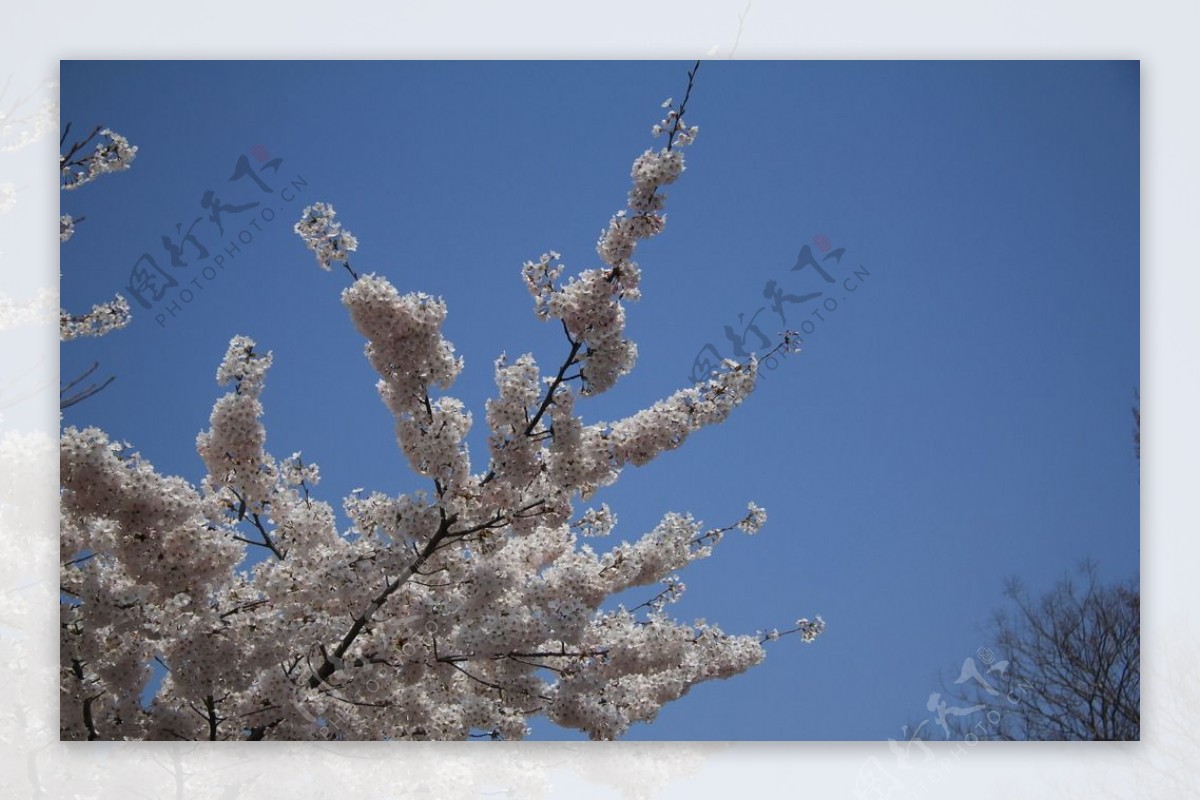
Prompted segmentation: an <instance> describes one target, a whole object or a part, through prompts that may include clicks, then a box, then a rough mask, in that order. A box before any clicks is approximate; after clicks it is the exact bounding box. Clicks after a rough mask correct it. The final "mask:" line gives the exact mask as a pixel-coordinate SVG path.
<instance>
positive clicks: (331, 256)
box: [294, 203, 358, 270]
mask: <svg viewBox="0 0 1200 801" xmlns="http://www.w3.org/2000/svg"><path fill="white" fill-rule="evenodd" d="M294 230H295V231H296V233H297V234H299V236H300V238H301V239H303V240H304V244H305V245H306V246H307V247H308V249H309V250H311V251H312V252H313V253H315V254H316V257H317V264H318V265H319V266H320V267H321V269H322V270H329V269H331V268H332V266H333V265H334V264H336V263H337V262H346V261H347V260H349V258H350V254H351V253H353V252H354V251H356V250H358V239H357V238H356V237H355V236H354V234H352V233H350V232H349V231H346V230H343V228H342V224H341V223H340V222H338V221H337V212H336V211H334V209H333V206H332V205H331V204H329V203H314V204H313V205H311V206H309V207H307V208H305V209H304V214H303V215H302V216H301V217H300V221H299V222H298V223H296V225H295V227H294Z"/></svg>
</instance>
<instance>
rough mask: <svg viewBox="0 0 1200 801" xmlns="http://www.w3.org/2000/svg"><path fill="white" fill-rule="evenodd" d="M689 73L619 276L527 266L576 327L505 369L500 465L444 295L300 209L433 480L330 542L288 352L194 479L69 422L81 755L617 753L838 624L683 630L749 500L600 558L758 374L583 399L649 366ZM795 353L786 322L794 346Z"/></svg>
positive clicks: (69, 535) (232, 395) (68, 705)
mask: <svg viewBox="0 0 1200 801" xmlns="http://www.w3.org/2000/svg"><path fill="white" fill-rule="evenodd" d="M694 77H695V70H694V69H693V71H692V72H691V73H689V82H688V91H687V95H685V96H684V99H683V101H682V102H681V103H679V104H678V106H676V105H675V103H673V102H672V101H671V100H668V101H667V102H665V103H664V104H663V107H664V109H665V116H664V118H663V119H662V120H661V121H660V122H659V123H658V124H656V125H655V126H653V129H652V132H653V133H654V135H656V136H659V137H663V138H665V145H664V146H662V147H661V148H659V149H657V150H647V151H646V152H645V153H643V154H642V155H640V156H638V157H637V159H636V160H635V161H634V163H633V168H632V182H633V186H632V189H631V190H630V192H629V196H628V202H627V208H625V209H623V210H621V211H618V212H617V213H616V214H615V215H614V216H613V217H612V218H611V220H609V222H608V225H607V227H605V228H604V230H603V232H602V234H601V236H600V239H599V241H598V243H597V247H596V251H597V254H598V256H599V259H600V262H601V266H599V267H597V268H593V269H586V270H583V271H582V272H579V273H578V274H575V275H573V276H572V277H569V278H564V274H565V272H566V268H565V266H564V264H563V262H562V260H561V257H560V255H559V254H557V253H546V254H544V255H542V256H541V257H540V258H538V259H536V260H532V261H529V262H527V263H526V264H525V265H524V267H523V269H522V271H521V275H522V278H523V280H524V282H525V284H526V286H527V287H528V289H529V292H530V294H531V295H532V297H533V306H534V312H535V313H536V315H537V316H538V317H539V318H540V319H541V320H544V321H546V322H547V323H550V324H552V325H554V326H555V327H557V328H561V330H562V333H563V337H564V340H565V342H564V345H563V347H564V351H565V354H564V356H563V358H562V361H561V363H560V364H558V365H557V367H556V368H555V369H552V370H550V371H549V372H547V371H546V370H544V369H543V368H542V367H541V366H540V365H538V364H537V362H536V361H535V360H534V357H533V356H532V355H531V354H528V353H526V354H523V355H521V356H518V357H516V358H513V359H509V358H506V357H505V356H503V355H501V356H500V357H499V358H498V359H497V360H496V362H495V367H494V370H495V382H496V393H495V396H494V397H493V398H492V399H491V400H489V401H488V402H487V404H486V407H485V409H484V410H483V422H484V424H485V425H486V426H487V430H488V440H487V441H488V448H489V453H488V454H487V456H486V462H487V463H486V466H484V467H483V468H482V469H479V468H477V467H476V466H475V464H474V463H473V462H472V459H471V456H472V454H470V453H469V451H468V448H467V445H466V436H467V433H468V431H469V429H470V428H471V426H472V425H473V423H474V422H475V419H474V417H473V415H472V414H471V413H470V412H469V411H468V410H467V409H466V408H465V407H464V404H463V403H462V402H461V401H459V400H457V399H456V398H454V397H451V396H450V395H448V394H446V392H447V390H449V389H450V388H451V386H452V385H453V383H454V381H455V378H456V377H457V376H458V375H459V373H460V372H461V371H462V370H463V369H464V364H463V360H462V359H461V358H459V357H457V356H456V355H455V351H454V347H453V345H452V344H451V343H450V342H448V341H447V340H446V339H445V338H444V337H443V335H442V323H443V321H444V319H445V317H446V313H447V306H446V303H445V302H444V301H443V300H441V299H440V298H436V297H431V296H429V295H426V294H423V293H420V292H409V293H402V292H401V291H399V290H398V289H397V288H396V287H395V286H393V284H392V283H391V282H390V281H389V280H388V279H387V278H386V277H385V276H383V275H380V274H377V273H373V272H365V271H364V272H360V271H359V270H356V269H355V268H354V267H352V266H351V263H350V259H351V256H352V254H353V253H354V252H355V251H356V250H357V245H358V242H357V239H356V238H355V237H354V236H353V235H352V234H351V233H350V232H349V231H347V230H346V229H345V228H343V226H342V224H341V222H340V221H339V220H338V219H337V215H336V212H335V211H334V208H333V206H332V205H330V204H327V203H317V204H314V205H312V206H310V207H309V208H307V209H305V211H304V214H303V217H302V218H301V220H300V221H299V222H298V223H297V224H296V226H295V230H296V233H297V234H298V235H299V236H300V237H301V239H302V240H303V241H304V243H305V244H306V245H307V247H308V248H309V249H310V250H311V251H312V252H313V253H314V254H315V257H316V261H317V263H318V265H319V266H320V267H322V268H323V269H325V270H331V269H333V268H334V267H339V268H344V269H345V271H346V274H347V275H348V278H349V281H350V284H349V286H348V287H347V288H345V289H344V290H343V291H342V295H341V297H342V304H343V305H344V306H345V308H346V310H347V311H348V313H349V315H350V318H351V319H352V321H353V322H354V325H355V326H356V328H357V330H358V331H359V332H360V333H361V334H362V336H363V337H364V339H365V340H366V349H365V352H366V357H367V359H368V361H369V362H370V364H371V366H372V367H373V368H374V370H375V371H376V372H377V373H378V374H379V381H378V391H379V395H380V397H381V399H382V401H383V403H384V404H385V405H386V406H387V408H388V409H389V411H390V412H391V414H392V415H393V416H394V418H395V427H396V438H397V442H398V444H399V447H400V448H401V450H402V451H403V453H404V454H405V456H406V457H407V459H408V462H409V464H410V466H411V468H412V470H413V471H414V472H415V473H416V474H417V475H418V476H419V477H420V480H421V481H422V482H424V484H425V488H424V489H418V490H415V491H413V492H411V493H409V494H403V495H399V496H397V497H390V496H388V495H385V494H384V493H382V492H369V493H368V492H364V491H358V492H355V493H352V494H351V495H350V496H349V497H347V498H345V499H344V501H343V510H344V512H345V515H346V517H347V518H348V520H349V521H350V523H351V525H350V527H349V529H348V530H347V531H339V526H338V519H337V516H336V515H335V511H334V508H333V507H332V506H331V505H330V504H329V503H327V502H324V501H322V500H319V499H318V498H317V497H316V496H315V494H314V492H315V488H316V487H317V486H318V483H319V481H320V471H319V469H318V467H317V465H315V464H312V463H311V462H308V461H306V460H305V459H304V457H303V456H302V455H301V454H300V453H293V454H291V455H290V456H286V457H282V458H279V457H276V456H274V455H272V454H271V453H270V452H269V451H268V450H267V447H266V432H265V430H264V427H263V425H262V423H261V417H262V414H263V406H262V402H261V400H260V398H261V394H262V391H263V388H264V385H265V382H266V380H267V376H268V373H269V368H270V366H271V360H272V354H271V352H270V351H269V350H265V349H264V348H263V347H262V346H261V345H260V344H259V343H256V342H254V341H252V340H250V339H248V338H246V337H243V336H235V337H234V338H233V339H232V340H231V341H230V344H229V348H228V350H227V351H226V353H225V355H224V358H223V359H222V360H221V362H220V366H219V367H218V369H217V371H216V378H217V382H218V383H219V384H220V385H223V386H226V387H228V391H227V392H226V394H225V395H223V396H222V397H220V398H219V399H218V400H217V401H216V403H215V405H214V407H213V411H212V416H211V419H210V428H209V429H208V430H206V431H203V432H201V433H200V435H199V436H198V437H197V440H196V447H197V450H198V452H199V455H200V456H201V458H202V459H203V461H204V465H205V467H206V470H207V475H206V476H205V478H204V479H203V480H202V482H201V483H200V484H199V485H196V486H193V485H191V484H190V483H189V482H187V481H185V480H183V479H181V478H177V477H172V476H165V475H161V474H159V473H158V472H157V471H156V470H155V469H154V467H153V465H151V464H150V463H149V462H148V461H147V460H146V459H145V458H143V457H142V456H141V455H140V454H139V453H137V452H136V451H135V450H134V449H133V446H132V445H131V444H129V443H126V442H119V441H114V440H113V439H111V438H110V437H108V436H107V435H106V434H105V433H104V432H103V431H100V430H98V429H96V428H85V429H76V428H67V429H66V430H65V431H64V432H63V434H62V437H61V503H62V528H61V536H62V554H63V558H64V560H66V561H65V562H64V565H63V568H62V598H63V602H62V615H61V638H62V641H61V658H62V664H61V685H62V689H61V692H62V697H61V716H62V719H61V734H62V737H63V738H64V739H88V740H96V739H186V740H204V739H207V740H235V739H245V740H260V739H286V740H312V739H437V740H443V739H465V738H469V737H491V738H494V739H519V738H522V737H524V736H526V735H527V734H528V732H529V728H528V726H529V721H530V719H531V718H533V717H535V716H542V717H544V718H546V719H548V720H549V721H551V722H552V723H554V724H557V725H560V726H564V727H568V728H572V729H577V730H580V731H582V732H585V733H586V734H587V735H588V736H589V737H591V738H594V739H612V738H616V737H619V736H621V735H622V734H623V733H624V732H626V731H627V730H628V728H629V727H630V726H631V725H632V724H633V723H636V722H639V721H651V720H653V719H654V718H655V716H656V715H657V713H658V711H659V710H660V709H661V708H662V706H663V705H664V704H666V703H668V702H671V701H674V700H676V699H678V698H680V697H681V696H683V695H684V694H685V693H687V692H688V691H689V690H690V689H691V688H692V687H694V686H695V685H697V684H699V683H700V682H703V681H707V680H711V679H717V678H728V677H731V676H734V675H737V674H740V673H742V672H744V671H746V670H747V669H748V668H750V667H752V666H754V665H756V664H758V663H759V662H761V661H762V659H763V658H764V647H763V646H764V643H765V642H767V641H769V640H775V639H778V638H779V637H780V636H782V635H785V634H792V635H795V636H796V637H797V638H798V639H800V640H801V641H804V642H811V641H812V640H813V639H815V638H816V637H817V636H818V635H819V634H820V633H821V632H822V631H823V629H824V622H823V621H822V620H821V618H820V617H816V618H814V619H812V620H809V619H806V618H801V619H799V620H797V621H796V622H795V625H794V626H792V627H790V628H789V629H788V630H787V631H785V632H779V631H771V632H767V633H762V632H760V633H756V634H748V635H736V634H729V633H726V632H725V631H723V630H722V629H721V628H719V627H718V626H716V625H714V624H711V623H707V622H704V621H697V622H693V623H691V624H688V623H683V622H679V621H676V620H674V619H672V618H671V617H670V616H669V615H668V614H667V612H666V607H667V606H668V605H669V604H670V603H671V602H672V601H674V600H676V599H677V598H678V597H679V596H680V594H681V593H682V592H683V591H684V585H683V583H682V582H681V580H680V579H679V576H678V571H680V570H682V569H683V568H685V567H686V566H687V565H688V564H689V563H690V562H692V561H694V560H697V559H702V558H706V557H708V556H710V555H711V554H712V553H713V550H714V548H715V547H716V546H717V544H718V543H719V542H720V541H721V539H722V538H723V537H724V536H725V534H726V533H728V532H730V531H732V530H733V529H735V528H736V529H739V530H741V531H742V532H745V533H747V534H754V533H756V532H758V531H759V529H760V528H761V527H762V526H763V524H764V523H765V521H766V512H765V511H764V510H763V509H761V508H760V507H758V506H756V505H755V504H754V503H750V504H749V505H748V507H747V511H746V513H745V514H744V515H743V516H742V517H741V518H740V519H737V520H735V521H734V522H733V523H731V524H730V525H726V526H721V527H716V528H705V527H704V526H703V525H702V523H701V522H700V521H699V520H696V519H694V518H693V517H692V516H691V515H688V514H682V513H675V512H670V513H667V514H665V515H664V516H663V518H662V520H661V522H660V523H659V524H658V525H657V526H655V527H654V528H653V529H652V530H650V531H648V532H645V533H642V534H641V535H640V536H638V537H636V538H635V539H634V540H633V541H632V542H630V541H622V542H620V543H619V544H616V545H612V546H609V547H605V545H604V543H605V542H606V538H608V537H610V535H612V534H613V532H614V531H615V530H616V528H617V517H616V515H615V514H614V512H613V510H612V509H610V508H609V507H608V506H607V505H606V504H600V505H598V506H588V505H587V504H588V501H589V499H590V498H592V496H593V494H594V493H595V492H596V491H597V490H598V489H599V488H601V487H605V486H608V485H611V484H613V483H614V482H616V481H617V480H618V479H619V478H620V476H621V475H622V473H623V471H624V470H625V469H626V468H628V467H630V466H639V465H644V464H646V463H647V462H650V461H651V460H653V459H655V458H656V457H658V456H659V455H661V454H663V453H665V452H667V451H670V450H673V449H675V448H678V447H680V446H681V445H683V444H684V442H685V440H687V438H688V436H689V435H690V434H691V433H693V432H695V431H697V430H698V429H700V428H703V427H705V426H710V425H716V424H719V423H721V422H722V421H724V420H725V419H726V418H727V417H728V416H729V415H730V413H731V412H732V411H733V410H734V409H735V408H736V407H737V406H738V405H740V404H741V403H742V402H743V401H744V400H745V399H746V398H747V397H748V396H749V394H750V392H751V391H752V390H753V388H754V385H755V379H756V375H757V367H758V361H757V360H756V359H755V358H753V357H751V358H750V359H749V360H748V361H746V362H743V363H738V362H733V361H727V362H725V363H724V365H723V366H722V367H721V369H719V370H717V371H715V372H713V373H712V375H711V376H710V377H709V378H708V379H707V380H706V381H704V382H702V383H700V384H698V385H696V386H691V387H686V388H683V389H680V390H679V391H678V392H675V393H674V394H672V395H670V396H669V397H667V398H665V399H663V400H661V401H659V402H657V403H655V404H654V405H652V406H650V407H649V408H647V409H644V410H642V411H639V412H637V413H636V414H633V415H631V416H629V417H626V418H624V419H619V420H613V421H595V422H588V421H586V420H585V419H584V417H583V416H582V415H581V414H580V413H579V412H578V411H577V409H576V406H577V404H579V402H580V401H583V400H585V399H586V398H588V397H591V396H595V395H599V394H600V393H603V392H606V391H608V390H610V389H612V388H613V387H614V386H615V385H616V384H617V382H618V381H619V380H620V379H621V378H622V377H623V376H625V375H627V374H628V373H629V372H630V371H631V370H632V369H633V367H634V361H635V358H636V355H637V348H636V345H635V344H634V343H633V342H632V341H630V340H629V339H628V338H627V337H626V336H625V320H626V304H627V303H628V302H632V301H636V300H637V299H638V297H639V292H640V290H639V277H640V274H641V271H640V267H639V265H638V264H637V263H636V262H635V261H634V260H633V256H634V253H635V250H636V248H637V245H638V243H639V242H640V241H641V240H644V239H647V238H649V237H652V236H656V235H658V234H660V233H661V232H662V231H663V228H664V225H665V222H666V218H665V216H664V215H663V213H662V211H663V208H664V204H665V200H666V197H665V195H664V194H662V192H661V191H660V190H661V189H662V188H663V187H664V186H667V185H669V184H672V183H674V182H675V181H676V180H677V179H678V178H679V177H680V176H681V174H682V173H683V171H684V156H683V149H684V148H685V147H686V146H689V145H691V144H692V143H693V142H694V141H695V139H696V136H697V134H698V128H697V127H696V126H692V125H689V124H688V123H687V122H685V119H684V113H685V110H686V105H687V101H688V95H690V92H691V87H692V81H693V79H694ZM796 345H797V338H796V336H795V335H794V334H792V333H790V332H785V333H784V334H783V335H782V339H781V342H780V343H779V345H778V346H777V348H776V350H780V349H788V350H792V349H795V348H796ZM579 405H583V404H579ZM635 587H651V588H653V589H649V590H647V591H646V593H645V595H646V597H647V599H646V601H645V602H644V603H641V604H640V605H638V606H632V607H626V606H625V605H621V604H616V605H613V604H612V603H611V599H612V597H613V596H614V595H616V594H618V593H623V592H625V591H626V590H629V589H630V588H635ZM146 699H148V700H146Z"/></svg>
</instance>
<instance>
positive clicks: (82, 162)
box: [59, 128, 138, 190]
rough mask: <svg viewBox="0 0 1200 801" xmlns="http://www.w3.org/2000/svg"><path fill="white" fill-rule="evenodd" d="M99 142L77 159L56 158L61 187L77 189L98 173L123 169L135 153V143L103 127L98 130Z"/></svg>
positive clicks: (99, 174) (131, 162) (127, 166)
mask: <svg viewBox="0 0 1200 801" xmlns="http://www.w3.org/2000/svg"><path fill="white" fill-rule="evenodd" d="M99 135H100V141H99V142H97V143H96V148H95V150H93V151H92V153H90V154H89V155H88V156H86V157H84V158H81V159H68V158H66V157H65V156H64V157H61V158H60V159H59V172H60V173H61V177H62V188H63V189H67V190H72V189H78V188H79V187H81V186H83V185H84V184H87V183H91V182H92V181H94V180H96V179H97V178H99V177H100V176H101V175H107V174H109V173H113V172H121V171H122V170H127V169H129V167H130V166H131V165H132V164H133V159H134V158H135V157H136V156H137V151H138V149H137V145H131V144H130V143H129V140H128V139H126V138H125V137H124V136H122V135H121V134H119V133H117V132H115V131H111V130H109V129H108V128H104V129H103V130H101V131H99Z"/></svg>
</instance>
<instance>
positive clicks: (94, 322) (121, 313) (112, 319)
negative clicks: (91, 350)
mask: <svg viewBox="0 0 1200 801" xmlns="http://www.w3.org/2000/svg"><path fill="white" fill-rule="evenodd" d="M132 319H133V317H132V315H131V314H130V311H129V301H127V300H125V298H124V296H122V295H117V296H116V297H114V298H113V299H112V300H110V301H108V302H107V303H97V304H96V305H94V306H92V310H91V311H89V312H87V313H86V314H70V313H68V312H67V311H65V310H61V309H60V310H59V315H58V329H59V338H60V339H61V340H62V341H63V342H67V341H68V340H72V339H77V338H78V337H101V336H104V335H105V334H108V333H111V332H113V331H116V330H118V329H121V328H124V327H125V326H127V325H129V322H130V320H132Z"/></svg>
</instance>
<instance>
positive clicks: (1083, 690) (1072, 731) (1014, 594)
mask: <svg viewBox="0 0 1200 801" xmlns="http://www.w3.org/2000/svg"><path fill="white" fill-rule="evenodd" d="M1005 595H1006V596H1007V597H1008V598H1009V600H1010V601H1011V602H1012V605H1011V606H1012V607H1013V608H1007V609H1002V610H999V611H997V612H996V613H995V614H994V616H993V620H992V630H991V633H992V638H993V639H992V643H993V644H992V645H991V647H990V649H989V650H990V651H991V653H990V654H989V658H991V659H993V660H994V661H993V662H992V664H991V665H990V666H989V668H988V671H987V675H986V676H982V675H979V680H977V681H965V680H964V679H963V677H962V676H960V679H959V681H958V682H955V684H954V685H952V687H953V689H952V690H950V691H949V693H948V695H949V698H948V701H949V703H948V704H947V708H949V709H953V710H957V711H972V712H973V714H970V715H961V714H960V715H959V716H957V717H953V719H947V718H946V716H945V715H943V716H942V717H943V722H944V723H947V724H949V725H948V726H947V728H948V729H949V731H948V732H947V734H948V735H949V737H948V738H949V739H970V738H971V737H972V734H973V735H974V736H975V737H978V738H979V739H999V740H1137V739H1140V725H1141V709H1140V706H1141V704H1140V702H1141V671H1140V664H1139V656H1140V647H1141V625H1140V622H1141V616H1140V606H1141V603H1140V601H1141V592H1140V589H1139V586H1138V584H1137V582H1136V581H1135V580H1129V581H1122V582H1116V583H1112V584H1102V583H1101V582H1100V581H1099V579H1098V577H1097V571H1096V566H1095V564H1094V563H1091V562H1086V563H1084V564H1083V565H1081V567H1080V569H1079V571H1078V576H1077V577H1074V578H1073V577H1071V576H1067V577H1066V578H1064V579H1063V580H1062V581H1060V582H1059V583H1058V585H1057V586H1056V587H1055V588H1054V589H1053V590H1051V591H1050V592H1048V593H1046V594H1045V595H1043V596H1041V597H1040V598H1031V597H1030V596H1029V594H1028V593H1027V592H1026V590H1025V589H1024V588H1023V587H1022V585H1021V584H1020V582H1018V581H1016V580H1015V579H1011V580H1010V581H1009V583H1008V586H1007V588H1006V590H1005ZM981 650H982V649H981ZM965 667H966V666H964V668H965ZM966 672H967V671H966V670H965V669H964V675H966ZM977 675H978V674H977ZM928 728H929V727H926V729H928ZM930 733H933V732H930ZM926 739H932V737H929V738H926Z"/></svg>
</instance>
